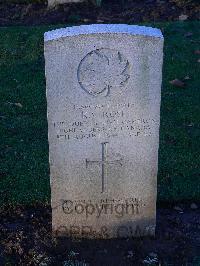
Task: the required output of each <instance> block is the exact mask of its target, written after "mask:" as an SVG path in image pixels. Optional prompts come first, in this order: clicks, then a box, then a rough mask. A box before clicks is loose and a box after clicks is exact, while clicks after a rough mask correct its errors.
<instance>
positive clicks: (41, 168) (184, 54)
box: [0, 22, 200, 204]
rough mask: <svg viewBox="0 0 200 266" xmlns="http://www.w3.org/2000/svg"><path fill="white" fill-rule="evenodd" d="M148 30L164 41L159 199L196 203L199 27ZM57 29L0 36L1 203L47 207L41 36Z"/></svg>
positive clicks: (14, 30)
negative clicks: (178, 83)
mask: <svg viewBox="0 0 200 266" xmlns="http://www.w3.org/2000/svg"><path fill="white" fill-rule="evenodd" d="M153 26H157V27H160V28H161V29H162V31H163V33H164V36H165V51H164V53H165V57H164V72H163V88H162V106H161V131H160V151H159V174H158V199H159V200H160V201H161V200H162V201H163V200H164V201H181V200H187V201H188V200H198V199H199V198H200V182H199V181H200V179H199V159H200V158H199V156H200V145H199V136H200V134H199V133H200V126H199V121H200V110H199V100H200V99H199V98H200V90H199V76H200V70H199V64H200V63H199V61H198V59H199V55H198V51H199V50H198V49H199V42H200V39H199V37H200V22H187V23H186V22H177V23H162V24H156V25H153ZM55 27H56V28H59V27H60V26H58V25H57V26H54V27H52V26H42V27H8V28H1V29H0V39H1V43H0V57H1V60H0V77H1V78H0V88H1V90H0V99H1V104H0V119H1V125H0V135H1V142H0V202H1V203H6V204H7V203H33V202H37V201H39V202H45V203H48V202H50V186H49V164H48V141H47V119H46V98H45V75H44V58H43V33H44V32H45V31H48V30H50V29H53V28H55ZM194 51H196V52H194ZM174 79H181V80H183V81H184V82H185V83H186V86H184V87H182V86H177V87H175V86H173V85H172V84H170V82H169V81H171V80H174Z"/></svg>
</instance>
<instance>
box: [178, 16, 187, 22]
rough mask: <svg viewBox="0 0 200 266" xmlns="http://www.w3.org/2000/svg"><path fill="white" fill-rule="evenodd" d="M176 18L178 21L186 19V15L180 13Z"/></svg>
mask: <svg viewBox="0 0 200 266" xmlns="http://www.w3.org/2000/svg"><path fill="white" fill-rule="evenodd" d="M178 19H179V20H180V21H184V20H187V19H188V15H184V14H181V15H180V16H179V17H178Z"/></svg>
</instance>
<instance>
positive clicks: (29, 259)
mask: <svg viewBox="0 0 200 266" xmlns="http://www.w3.org/2000/svg"><path fill="white" fill-rule="evenodd" d="M179 207H181V209H183V212H182V211H181V210H175V209H174V208H172V207H168V208H167V207H165V208H158V211H157V232H156V237H155V238H138V239H121V240H120V239H118V240H117V239H115V240H78V239H73V240H70V239H64V238H63V239H55V238H53V237H52V236H51V208H50V207H49V206H35V207H29V208H26V207H15V208H5V209H4V210H2V212H1V223H0V265H20V266H21V265H41V266H42V265H43V266H44V265H77V266H78V265H79V266H88V265H95V266H98V265H109V266H112V265H115V266H116V265H117V266H121V265H136V266H137V265H172V266H174V265H175V266H181V265H187V266H189V265H200V264H199V263H200V257H199V255H198V254H200V209H195V210H192V209H191V208H190V207H189V206H187V205H182V206H180V205H179Z"/></svg>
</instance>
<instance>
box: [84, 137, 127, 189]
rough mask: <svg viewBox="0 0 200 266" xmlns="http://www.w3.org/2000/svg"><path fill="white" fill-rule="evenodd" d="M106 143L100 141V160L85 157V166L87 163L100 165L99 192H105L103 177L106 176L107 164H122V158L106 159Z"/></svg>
mask: <svg viewBox="0 0 200 266" xmlns="http://www.w3.org/2000/svg"><path fill="white" fill-rule="evenodd" d="M107 144H108V142H103V143H101V149H102V151H101V160H99V161H98V160H95V161H90V160H88V159H86V168H88V166H89V165H91V164H97V165H99V166H101V192H102V193H103V192H105V179H106V178H107V166H109V165H110V164H115V165H120V166H122V159H118V160H113V161H112V160H111V161H108V160H107Z"/></svg>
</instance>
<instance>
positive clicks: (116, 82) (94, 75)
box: [78, 48, 130, 96]
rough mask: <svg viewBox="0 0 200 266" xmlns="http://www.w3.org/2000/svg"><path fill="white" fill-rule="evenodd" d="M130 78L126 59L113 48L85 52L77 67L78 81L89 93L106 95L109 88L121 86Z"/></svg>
mask: <svg viewBox="0 0 200 266" xmlns="http://www.w3.org/2000/svg"><path fill="white" fill-rule="evenodd" d="M129 78H130V65H129V62H128V60H127V59H126V58H125V57H124V56H123V55H122V54H121V53H120V52H118V51H116V50H113V49H104V48H103V49H98V50H95V51H92V52H90V53H89V54H87V55H86V56H85V57H84V58H83V59H82V61H81V62H80V65H79V68H78V81H79V84H80V85H81V87H82V88H83V89H84V90H85V91H86V92H87V93H89V94H90V95H93V96H98V95H103V96H107V95H108V94H109V93H110V90H111V89H114V88H116V87H123V86H124V85H125V84H126V83H127V81H128V79H129Z"/></svg>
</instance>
